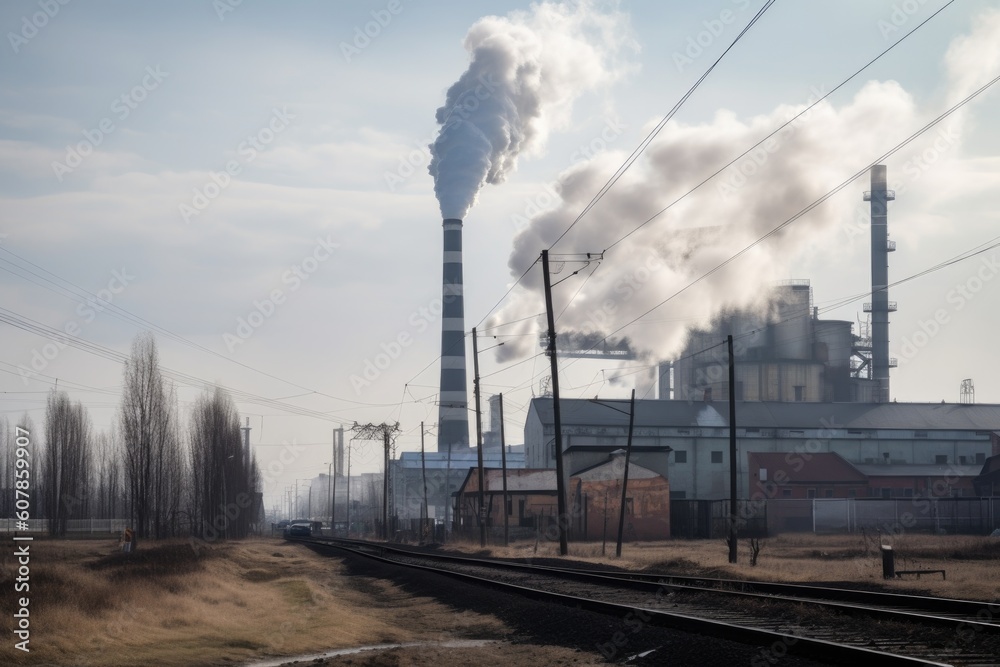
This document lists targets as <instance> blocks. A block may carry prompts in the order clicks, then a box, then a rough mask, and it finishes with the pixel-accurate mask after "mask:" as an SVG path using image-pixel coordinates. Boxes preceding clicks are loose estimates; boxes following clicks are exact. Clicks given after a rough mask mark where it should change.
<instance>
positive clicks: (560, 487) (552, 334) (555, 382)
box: [542, 250, 569, 556]
mask: <svg viewBox="0 0 1000 667" xmlns="http://www.w3.org/2000/svg"><path fill="white" fill-rule="evenodd" d="M542 278H543V280H544V286H545V316H546V319H547V322H548V326H549V347H548V350H547V351H546V354H548V355H549V363H550V367H551V369H552V420H553V422H554V424H553V427H554V428H555V447H556V507H557V510H558V512H559V516H558V517H556V526H557V527H558V529H559V555H560V556H565V555H567V554H568V553H569V545H568V544H567V543H566V524H567V523H568V522H569V517H568V516H567V513H566V488H565V486H566V482H565V480H564V479H563V447H562V414H561V413H560V411H559V364H558V361H557V360H556V321H555V320H556V318H555V313H554V312H553V309H552V280H551V278H550V277H549V251H548V250H543V251H542Z"/></svg>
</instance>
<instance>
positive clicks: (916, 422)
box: [524, 398, 1000, 499]
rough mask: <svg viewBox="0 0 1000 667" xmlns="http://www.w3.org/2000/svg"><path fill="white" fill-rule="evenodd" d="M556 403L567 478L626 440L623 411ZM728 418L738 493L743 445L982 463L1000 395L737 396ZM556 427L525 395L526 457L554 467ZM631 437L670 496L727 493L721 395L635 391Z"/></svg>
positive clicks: (994, 437) (867, 458)
mask: <svg viewBox="0 0 1000 667" xmlns="http://www.w3.org/2000/svg"><path fill="white" fill-rule="evenodd" d="M615 405H616V406H617V407H620V406H622V405H625V406H627V403H622V402H618V403H615ZM561 407H562V422H563V423H562V434H563V454H564V464H565V470H566V471H567V480H566V481H567V483H568V475H569V474H571V473H572V471H578V470H581V469H584V468H586V467H587V466H590V465H595V464H597V463H600V462H602V461H604V460H606V459H607V457H608V455H609V454H610V453H611V452H613V451H615V450H617V449H623V448H624V447H625V445H626V442H627V439H628V414H621V413H620V412H617V411H616V410H612V409H610V408H609V407H607V406H606V405H602V404H601V402H594V401H589V400H581V399H563V400H562V401H561ZM736 422H737V428H736V435H737V458H736V467H737V478H738V490H739V491H738V493H739V495H740V496H741V497H744V498H747V497H750V496H751V494H752V493H753V492H754V491H756V490H757V489H758V486H757V485H758V482H759V480H755V479H751V477H750V475H749V470H748V467H747V466H748V460H747V454H748V453H749V452H765V453H767V452H770V453H780V454H782V457H781V458H782V465H781V466H780V468H779V469H780V470H781V471H782V473H783V474H785V475H790V474H791V473H792V472H793V471H794V470H795V469H796V468H798V467H800V466H803V465H805V464H806V463H808V462H809V460H810V459H811V458H812V457H813V456H814V455H815V454H818V453H821V452H827V453H836V454H837V455H839V456H840V457H841V458H842V459H844V460H845V461H847V462H849V463H850V464H851V465H853V466H856V467H857V466H862V467H863V466H883V465H885V466H902V465H938V466H945V467H948V466H957V467H961V466H979V467H980V468H981V467H982V466H983V464H984V463H985V461H986V459H987V458H988V457H990V456H993V455H998V454H1000V405H986V404H974V405H973V404H945V403H941V404H936V403H879V404H876V403H777V402H750V401H746V402H740V403H738V404H737V407H736ZM554 435H555V430H554V426H553V419H552V399H551V398H536V399H534V400H532V402H531V405H530V407H529V410H528V416H527V419H526V421H525V426H524V438H525V457H526V460H525V465H526V466H527V467H529V468H554V467H555V447H554V441H555V438H554ZM632 440H633V443H632V461H633V462H634V463H635V464H637V465H640V466H642V467H644V468H648V469H650V470H653V471H655V472H657V473H659V474H661V475H663V476H664V477H665V478H667V479H669V480H670V493H671V497H673V498H677V499H681V498H687V499H721V498H727V497H728V496H729V418H728V404H727V403H722V402H685V401H658V400H645V401H636V414H635V424H634V428H633V439H632ZM777 472H778V470H774V471H770V473H771V474H776V473H777ZM880 488H882V487H881V486H880Z"/></svg>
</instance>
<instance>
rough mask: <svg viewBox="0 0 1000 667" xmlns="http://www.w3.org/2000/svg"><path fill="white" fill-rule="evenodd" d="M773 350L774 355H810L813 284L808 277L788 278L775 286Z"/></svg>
mask: <svg viewBox="0 0 1000 667" xmlns="http://www.w3.org/2000/svg"><path fill="white" fill-rule="evenodd" d="M775 301H776V303H775V309H774V312H775V318H774V326H773V332H774V333H773V336H774V337H773V339H772V340H773V344H774V347H773V349H772V352H773V354H774V358H775V359H794V360H797V361H806V360H808V359H811V358H812V312H811V311H812V309H811V305H812V288H811V287H810V286H809V281H808V280H790V281H788V282H786V283H782V284H780V285H779V286H778V287H777V289H775Z"/></svg>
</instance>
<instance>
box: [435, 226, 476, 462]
mask: <svg viewBox="0 0 1000 667" xmlns="http://www.w3.org/2000/svg"><path fill="white" fill-rule="evenodd" d="M441 301H442V308H441V390H440V395H439V398H438V451H439V452H444V451H452V450H468V449H469V392H468V387H467V385H466V374H465V305H464V295H463V289H462V221H461V220H458V219H455V218H446V219H445V221H444V280H443V287H442V298H441Z"/></svg>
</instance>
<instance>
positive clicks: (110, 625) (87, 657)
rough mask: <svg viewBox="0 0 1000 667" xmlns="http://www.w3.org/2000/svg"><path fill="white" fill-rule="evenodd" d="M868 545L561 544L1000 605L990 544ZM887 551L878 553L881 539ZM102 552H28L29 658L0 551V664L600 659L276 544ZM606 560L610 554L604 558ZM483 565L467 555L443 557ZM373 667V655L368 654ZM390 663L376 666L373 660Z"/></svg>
mask: <svg viewBox="0 0 1000 667" xmlns="http://www.w3.org/2000/svg"><path fill="white" fill-rule="evenodd" d="M879 541H881V540H879V539H878V538H869V539H866V538H863V537H861V536H815V535H808V534H803V535H783V536H780V537H776V538H771V539H767V540H765V542H764V545H763V549H762V551H761V553H760V559H759V563H758V565H757V566H756V567H752V566H750V564H749V562H748V549H747V544H746V542H745V541H741V542H740V562H739V563H737V564H735V565H730V564H729V563H728V562H727V551H726V546H725V544H724V543H723V542H722V541H720V540H711V541H709V540H700V541H699V540H692V541H687V540H677V541H671V542H661V543H628V544H626V545H625V547H624V551H623V558H622V559H615V558H613V557H601V545H600V544H589V543H588V544H577V543H570V556H571V558H574V559H577V560H585V561H588V562H598V563H606V564H609V565H616V566H623V567H627V568H630V569H636V570H650V571H657V572H669V573H674V574H699V575H714V576H723V577H732V578H742V579H762V580H775V581H802V582H820V581H822V582H835V583H843V584H856V585H860V586H866V587H881V586H885V587H886V588H888V589H898V590H906V591H923V592H926V593H928V594H932V595H939V596H946V597H959V598H969V599H983V600H997V599H1000V539H996V538H974V537H957V536H931V535H903V536H898V537H896V538H894V539H892V540H891V542H892V544H893V546H894V548H895V550H896V552H897V554H898V557H897V567H898V568H899V569H921V568H927V569H940V568H943V569H945V570H947V575H948V576H947V580H946V581H941V579H940V575H935V576H925V577H923V578H921V579H920V580H915V579H912V578H911V579H907V580H901V581H891V582H883V580H882V579H881V566H880V560H879V556H878V547H877V544H878V542H879ZM886 541H890V540H886ZM116 546H117V544H116V542H115V541H114V540H104V541H101V540H81V541H47V540H39V541H36V542H33V543H32V547H31V550H32V552H31V553H32V560H31V568H32V569H31V591H30V598H31V605H30V609H31V632H32V635H31V649H32V652H31V653H30V654H24V653H23V652H20V651H16V650H14V648H13V643H14V642H13V640H12V639H10V638H11V637H12V636H13V635H12V634H11V631H12V629H13V625H12V620H13V618H12V613H13V610H14V597H15V596H14V595H13V593H12V592H11V591H12V589H13V577H14V572H15V569H16V563H15V561H14V558H13V556H12V551H13V550H12V549H5V550H3V551H0V587H2V589H3V590H4V591H5V592H4V594H3V595H2V596H0V614H2V616H3V621H2V622H0V632H2V633H3V634H4V635H5V636H7V637H8V640H6V641H5V642H4V643H3V644H2V645H0V664H4V665H7V664H21V665H66V666H69V665H72V666H75V667H94V666H98V665H109V666H125V665H163V666H166V667H171V666H175V665H176V666H180V665H248V664H252V663H254V662H255V661H259V660H263V659H265V658H268V657H280V656H288V657H289V659H292V658H294V657H300V656H303V655H308V654H311V653H320V652H324V651H329V650H333V649H338V648H348V647H358V646H370V645H374V644H384V643H403V642H430V643H431V644H434V643H437V642H444V641H449V640H456V639H487V640H496V644H492V645H490V646H486V647H481V648H474V649H468V648H467V649H463V650H462V651H457V650H450V649H448V648H446V647H444V646H436V645H429V646H422V647H414V648H408V649H395V650H393V651H389V652H384V653H382V654H374V653H373V654H365V655H360V656H357V657H355V658H351V657H345V658H342V659H337V660H336V661H334V662H325V663H323V664H355V665H362V664H363V665H374V664H379V665H381V664H407V665H434V667H450V665H459V664H468V662H467V661H468V660H469V659H471V657H472V656H477V661H479V662H481V664H497V665H506V664H518V665H569V664H574V665H586V664H597V663H599V662H600V656H597V655H596V654H595V655H588V654H587V653H585V652H584V653H581V652H575V651H571V650H569V649H563V648H558V647H541V646H537V645H525V644H521V645H511V644H508V643H506V642H504V641H503V639H504V638H505V637H509V636H510V630H509V629H508V628H507V627H505V626H504V624H503V623H502V622H500V621H499V620H497V619H496V618H494V617H492V616H488V615H483V614H477V613H474V612H469V611H465V612H462V613H456V612H455V611H454V610H453V609H451V608H449V607H448V606H446V605H444V604H441V603H439V602H437V601H435V600H433V599H430V598H426V597H418V596H414V595H411V594H408V593H406V592H405V591H403V590H402V589H400V588H398V587H397V586H395V585H393V584H391V583H389V582H387V581H384V580H381V579H375V578H372V577H368V576H360V575H351V574H350V573H349V572H348V571H347V570H346V569H345V568H344V566H343V565H342V564H341V563H340V561H338V560H336V559H329V558H324V557H322V556H320V555H318V554H316V553H314V552H313V551H311V550H309V549H308V548H306V547H304V546H302V545H296V544H290V543H286V542H284V541H282V540H276V539H261V540H252V541H246V542H241V543H229V544H224V545H217V546H215V547H213V548H212V549H211V550H209V551H208V552H203V555H202V556H201V557H198V556H196V555H195V553H194V551H193V550H192V548H191V547H190V546H189V545H188V544H187V543H186V542H173V543H161V544H154V543H152V542H146V543H144V544H143V545H142V548H141V549H140V550H139V551H138V552H136V553H135V554H133V555H132V556H131V557H127V556H126V555H125V554H121V553H120V552H118V551H117V549H116ZM608 546H609V548H608V553H609V554H613V553H614V545H613V544H609V545H608ZM449 548H455V549H460V550H464V551H467V552H473V553H482V550H480V549H479V546H478V543H475V544H468V543H458V544H453V545H449ZM488 552H489V553H492V554H493V555H497V556H508V557H513V556H517V557H527V558H551V557H555V556H556V553H557V545H556V544H551V543H542V544H539V545H538V547H537V549H536V547H535V544H534V542H531V543H525V544H515V545H512V546H511V547H509V548H506V549H504V548H493V549H489V550H488ZM377 655H381V656H382V657H376V656H377ZM386 660H388V662H386Z"/></svg>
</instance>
